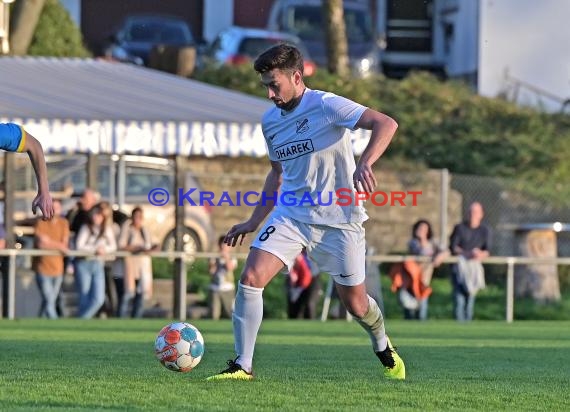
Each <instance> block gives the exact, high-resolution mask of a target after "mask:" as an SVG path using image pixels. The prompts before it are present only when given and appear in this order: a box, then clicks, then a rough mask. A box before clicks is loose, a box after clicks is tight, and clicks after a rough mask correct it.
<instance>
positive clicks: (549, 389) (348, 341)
mask: <svg viewBox="0 0 570 412" xmlns="http://www.w3.org/2000/svg"><path fill="white" fill-rule="evenodd" d="M167 323H168V321H166V320H146V319H145V320H115V319H111V320H92V321H80V320H75V319H64V320H58V321H47V320H39V319H37V320H16V321H8V320H0V410H1V411H16V410H53V411H55V410H83V411H87V410H104V411H111V410H117V411H131V410H149V411H159V410H184V411H209V410H219V411H253V410H260V411H264V410H267V411H351V410H354V411H392V410H409V411H412V410H462V411H463V410H483V411H503V410H513V411H538V410H545V411H558V410H560V411H564V410H566V411H567V410H570V396H569V394H568V393H569V392H568V390H569V388H570V322H554V321H552V322H531V321H521V322H515V323H513V324H506V323H504V322H491V321H489V322H486V321H480V322H472V323H469V324H458V323H455V322H453V321H428V322H424V323H418V322H409V321H408V322H406V321H396V320H393V321H391V320H388V321H387V324H388V325H387V326H388V332H389V334H390V336H391V338H392V340H393V343H394V345H395V346H397V347H398V348H399V350H398V351H399V353H400V354H401V356H402V358H403V359H404V361H405V363H406V368H407V379H406V381H404V382H394V381H387V380H385V379H384V378H383V376H382V372H381V369H380V363H379V362H378V360H377V359H376V357H375V356H374V355H373V353H372V351H371V348H370V345H369V341H368V336H367V335H366V334H365V332H364V331H363V330H362V329H361V328H360V326H359V325H358V324H357V323H356V322H345V321H338V320H335V321H329V322H325V323H322V322H319V321H284V320H269V321H265V322H264V323H263V325H262V328H261V331H260V334H259V337H258V345H257V349H256V359H255V362H254V367H255V373H256V380H255V381H253V382H227V381H224V382H206V381H205V380H204V379H205V378H206V377H207V376H209V375H211V374H213V373H215V372H218V371H219V370H220V369H222V368H223V367H224V366H225V361H226V360H227V359H229V358H231V357H232V356H233V343H232V341H233V339H232V334H231V323H230V322H229V321H227V320H226V321H218V322H215V321H209V320H199V321H193V324H194V325H196V326H197V327H198V328H199V329H200V330H201V332H202V333H203V335H204V339H205V347H206V354H205V356H204V358H203V359H202V362H201V363H200V365H198V367H197V368H196V369H195V370H193V371H192V372H189V373H186V374H183V373H176V372H171V371H169V370H167V369H166V368H164V367H163V366H161V365H160V364H159V363H158V361H157V360H156V359H155V357H154V353H153V344H154V339H155V337H156V334H157V333H158V331H159V330H160V328H161V327H162V326H164V325H165V324H167Z"/></svg>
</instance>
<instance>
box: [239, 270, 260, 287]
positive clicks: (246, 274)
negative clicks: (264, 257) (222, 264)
mask: <svg viewBox="0 0 570 412" xmlns="http://www.w3.org/2000/svg"><path fill="white" fill-rule="evenodd" d="M263 279H264V277H263V274H262V273H261V271H259V270H257V269H256V268H255V267H245V268H244V269H243V272H242V274H241V278H240V282H241V284H242V285H245V286H251V287H254V288H263V287H265V284H264V281H263Z"/></svg>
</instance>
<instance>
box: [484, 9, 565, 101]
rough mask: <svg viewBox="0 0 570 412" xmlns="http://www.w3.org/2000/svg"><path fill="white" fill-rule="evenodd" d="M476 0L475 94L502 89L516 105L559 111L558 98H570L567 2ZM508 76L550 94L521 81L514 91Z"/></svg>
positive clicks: (494, 92) (490, 94) (493, 95)
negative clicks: (477, 71)
mask: <svg viewBox="0 0 570 412" xmlns="http://www.w3.org/2000/svg"><path fill="white" fill-rule="evenodd" d="M479 1H480V7H481V10H480V37H479V55H480V59H479V93H480V94H482V95H484V96H489V97H495V96H497V95H498V94H499V93H505V94H506V95H507V97H510V98H511V99H513V100H515V101H516V102H517V103H519V104H524V105H532V106H539V105H542V106H544V108H545V109H547V110H550V111H557V110H560V108H561V100H562V99H568V98H570V53H569V50H570V49H569V47H568V39H570V25H569V24H568V16H570V1H560V0H542V1H540V2H537V1H535V0H492V1H491V0H479ZM507 75H508V76H509V77H512V78H515V79H518V80H520V81H522V82H524V83H526V84H528V85H529V86H532V87H536V88H539V89H541V90H543V91H544V92H545V93H548V94H551V95H553V97H555V98H554V99H551V98H549V97H547V96H546V95H543V96H542V97H541V96H540V93H535V92H533V91H532V90H531V89H530V88H529V87H527V86H525V85H524V84H522V85H520V87H519V89H518V95H517V92H516V90H514V89H513V88H512V87H510V85H511V83H510V82H509V81H508V79H507ZM556 99H559V100H556Z"/></svg>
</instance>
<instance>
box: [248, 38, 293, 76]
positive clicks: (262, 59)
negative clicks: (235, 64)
mask: <svg viewBox="0 0 570 412" xmlns="http://www.w3.org/2000/svg"><path fill="white" fill-rule="evenodd" d="M253 68H254V69H255V71H256V72H257V73H259V74H263V73H267V72H269V71H271V70H273V69H279V70H282V71H284V72H288V73H290V74H292V73H293V72H295V71H296V70H298V71H300V72H301V74H303V55H302V54H301V52H300V51H299V49H298V48H296V47H295V46H292V45H290V44H286V43H281V44H278V45H276V46H273V47H271V48H269V49H267V50H266V51H264V52H263V53H261V54H260V55H259V57H257V59H255V62H254V63H253Z"/></svg>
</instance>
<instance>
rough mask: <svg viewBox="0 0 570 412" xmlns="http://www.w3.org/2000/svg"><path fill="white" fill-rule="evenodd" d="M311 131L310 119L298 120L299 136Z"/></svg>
mask: <svg viewBox="0 0 570 412" xmlns="http://www.w3.org/2000/svg"><path fill="white" fill-rule="evenodd" d="M307 130H309V119H303V120H297V134H303V133H305V132H306V131H307Z"/></svg>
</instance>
